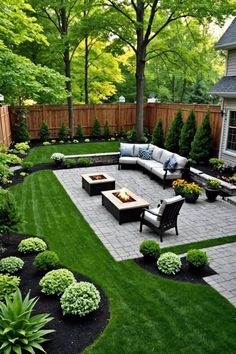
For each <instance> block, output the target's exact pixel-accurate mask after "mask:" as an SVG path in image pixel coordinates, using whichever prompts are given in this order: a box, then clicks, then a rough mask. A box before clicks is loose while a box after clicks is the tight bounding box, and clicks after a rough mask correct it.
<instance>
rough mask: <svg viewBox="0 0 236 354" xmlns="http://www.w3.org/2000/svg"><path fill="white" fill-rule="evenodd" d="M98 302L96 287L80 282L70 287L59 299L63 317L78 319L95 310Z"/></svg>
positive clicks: (98, 295) (98, 296)
mask: <svg viewBox="0 0 236 354" xmlns="http://www.w3.org/2000/svg"><path fill="white" fill-rule="evenodd" d="M100 301H101V298H100V294H99V291H98V290H97V289H96V287H95V286H94V285H93V284H91V283H88V282H82V281H81V282H79V283H74V284H72V285H70V286H69V287H68V288H67V289H66V290H65V292H64V294H63V295H62V297H61V299H60V302H61V308H62V310H63V314H64V315H78V316H80V317H82V316H85V315H87V314H89V313H90V312H92V311H95V310H97V309H98V308H99V303H100Z"/></svg>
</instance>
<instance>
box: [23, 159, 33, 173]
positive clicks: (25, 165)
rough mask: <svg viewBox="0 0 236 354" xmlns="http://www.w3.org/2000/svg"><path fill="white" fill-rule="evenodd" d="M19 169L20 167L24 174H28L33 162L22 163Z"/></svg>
mask: <svg viewBox="0 0 236 354" xmlns="http://www.w3.org/2000/svg"><path fill="white" fill-rule="evenodd" d="M21 167H22V169H23V171H24V172H30V170H31V168H32V167H33V162H30V161H22V163H21Z"/></svg>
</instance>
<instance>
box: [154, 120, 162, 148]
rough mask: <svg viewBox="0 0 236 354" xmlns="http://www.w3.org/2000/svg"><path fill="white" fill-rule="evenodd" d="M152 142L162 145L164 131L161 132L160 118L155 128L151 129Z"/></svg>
mask: <svg viewBox="0 0 236 354" xmlns="http://www.w3.org/2000/svg"><path fill="white" fill-rule="evenodd" d="M152 144H154V145H156V146H159V147H161V148H162V147H163V145H164V132H163V125H162V120H159V121H158V122H157V123H156V125H155V128H154V129H153V132H152Z"/></svg>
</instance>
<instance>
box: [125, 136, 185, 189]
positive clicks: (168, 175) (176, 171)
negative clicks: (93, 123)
mask: <svg viewBox="0 0 236 354" xmlns="http://www.w3.org/2000/svg"><path fill="white" fill-rule="evenodd" d="M145 150H146V151H145ZM170 160H171V161H172V162H173V161H174V162H176V163H175V167H174V168H169V166H166V165H168V162H169V161H170ZM127 165H136V166H139V167H141V168H142V169H143V170H144V171H145V170H146V171H148V172H149V173H150V176H151V178H152V176H153V175H155V176H157V177H158V178H160V179H161V180H163V188H164V189H165V186H166V181H167V180H174V179H177V178H182V175H183V173H184V172H186V171H187V170H188V169H189V163H188V159H187V158H186V157H183V156H180V155H178V154H175V153H172V152H170V151H168V150H165V149H162V148H159V147H158V146H155V145H153V144H128V143H121V144H120V158H119V165H118V168H119V170H120V169H121V168H122V166H127ZM171 167H172V166H171Z"/></svg>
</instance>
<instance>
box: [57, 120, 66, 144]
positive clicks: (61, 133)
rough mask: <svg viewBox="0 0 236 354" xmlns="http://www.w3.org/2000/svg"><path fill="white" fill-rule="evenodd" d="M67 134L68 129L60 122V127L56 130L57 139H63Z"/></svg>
mask: <svg viewBox="0 0 236 354" xmlns="http://www.w3.org/2000/svg"><path fill="white" fill-rule="evenodd" d="M68 134H69V129H68V128H67V126H66V125H65V123H62V126H61V128H59V130H58V139H59V140H65V139H67V137H68Z"/></svg>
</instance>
